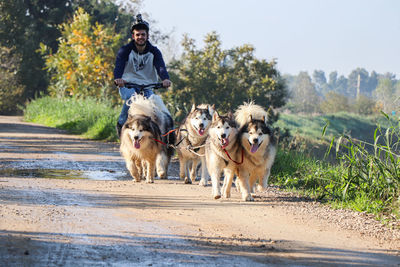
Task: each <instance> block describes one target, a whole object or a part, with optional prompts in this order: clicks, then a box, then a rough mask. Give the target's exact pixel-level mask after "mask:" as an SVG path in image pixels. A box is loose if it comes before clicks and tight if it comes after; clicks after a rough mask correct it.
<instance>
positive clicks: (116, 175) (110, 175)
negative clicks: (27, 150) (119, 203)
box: [0, 168, 131, 181]
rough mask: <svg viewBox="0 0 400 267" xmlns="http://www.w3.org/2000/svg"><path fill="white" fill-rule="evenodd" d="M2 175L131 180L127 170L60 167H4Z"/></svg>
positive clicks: (1, 171)
mask: <svg viewBox="0 0 400 267" xmlns="http://www.w3.org/2000/svg"><path fill="white" fill-rule="evenodd" d="M0 176H6V177H18V178H49V179H90V180H102V181H114V180H130V179H131V178H130V177H129V176H128V175H127V173H126V172H122V171H121V172H117V171H111V170H109V171H107V170H105V171H80V170H60V169H13V168H8V169H2V170H0Z"/></svg>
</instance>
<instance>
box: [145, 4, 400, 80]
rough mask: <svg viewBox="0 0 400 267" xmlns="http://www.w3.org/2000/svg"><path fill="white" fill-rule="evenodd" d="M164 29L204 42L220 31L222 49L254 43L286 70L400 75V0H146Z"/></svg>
mask: <svg viewBox="0 0 400 267" xmlns="http://www.w3.org/2000/svg"><path fill="white" fill-rule="evenodd" d="M142 11H144V12H147V13H148V14H149V15H150V16H151V18H152V19H154V20H156V21H157V24H156V26H157V27H158V28H159V29H160V30H162V31H163V32H170V31H171V30H174V34H173V36H174V38H175V39H176V40H177V41H178V42H180V41H181V39H182V35H183V34H184V33H187V34H189V36H190V37H191V38H193V39H195V40H196V44H197V46H198V47H201V46H202V45H203V39H204V36H205V35H206V34H207V33H209V32H211V31H216V32H217V33H218V34H219V36H220V38H221V42H222V46H223V48H224V49H227V48H232V47H236V46H240V45H243V44H245V43H247V44H252V45H253V46H254V47H255V49H256V53H255V54H256V57H257V58H259V59H266V60H268V61H270V60H271V59H273V58H276V59H277V61H278V64H277V68H278V69H279V70H280V71H281V73H283V74H284V73H290V74H298V73H299V71H308V73H309V74H312V72H313V71H314V70H315V69H319V70H323V71H325V73H326V75H327V76H328V74H329V73H330V72H331V71H334V70H336V71H338V73H339V74H343V75H345V76H347V75H348V74H349V73H350V72H351V71H352V70H353V69H355V68H358V67H363V68H365V69H366V70H367V71H368V72H371V71H373V70H375V71H377V72H378V73H385V72H392V73H394V74H396V77H397V79H399V78H400V0H143V5H142Z"/></svg>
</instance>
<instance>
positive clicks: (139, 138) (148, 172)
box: [120, 95, 175, 183]
mask: <svg viewBox="0 0 400 267" xmlns="http://www.w3.org/2000/svg"><path fill="white" fill-rule="evenodd" d="M172 128H173V120H172V118H171V115H170V113H169V111H168V110H167V109H166V107H165V106H164V104H163V102H162V100H161V98H160V97H159V96H158V95H152V96H151V97H150V98H149V99H147V98H145V97H143V96H142V95H135V96H133V97H132V98H131V99H130V107H129V112H128V119H127V121H126V123H125V124H124V126H123V127H122V131H121V146H120V151H121V154H122V156H123V157H124V159H125V163H126V167H127V169H128V170H129V172H130V174H131V176H132V177H133V178H134V179H135V181H140V180H141V178H142V177H143V178H144V177H145V178H146V181H147V182H149V183H152V182H154V176H155V168H156V170H157V175H158V177H160V178H167V173H168V164H169V161H170V159H171V156H172V154H173V148H171V147H169V146H167V145H164V144H174V142H175V134H174V133H172V134H170V135H168V136H166V137H165V136H161V133H165V132H168V131H169V130H171V129H172ZM160 141H161V142H163V143H164V144H161V142H160Z"/></svg>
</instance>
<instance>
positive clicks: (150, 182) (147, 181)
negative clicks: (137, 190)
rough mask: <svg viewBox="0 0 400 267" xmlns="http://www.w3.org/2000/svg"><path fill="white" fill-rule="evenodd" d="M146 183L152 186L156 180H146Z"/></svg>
mask: <svg viewBox="0 0 400 267" xmlns="http://www.w3.org/2000/svg"><path fill="white" fill-rule="evenodd" d="M146 183H148V184H152V183H154V179H147V180H146Z"/></svg>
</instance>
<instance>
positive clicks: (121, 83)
mask: <svg viewBox="0 0 400 267" xmlns="http://www.w3.org/2000/svg"><path fill="white" fill-rule="evenodd" d="M114 83H115V84H116V85H117V86H118V87H124V85H125V81H124V80H123V79H121V78H120V79H115V80H114Z"/></svg>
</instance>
